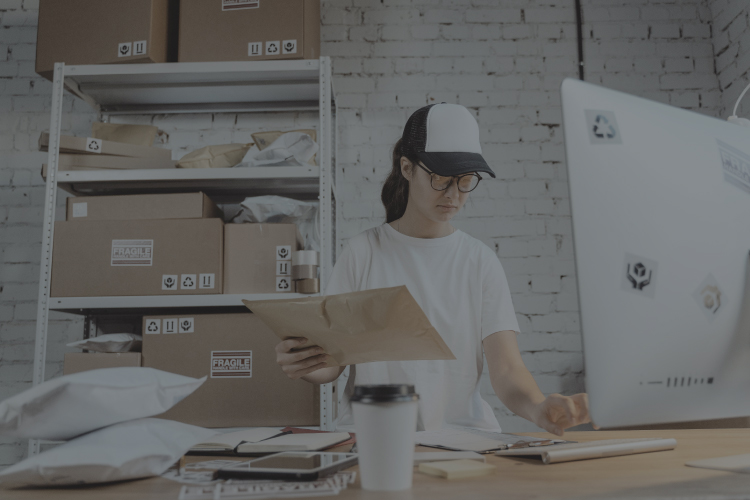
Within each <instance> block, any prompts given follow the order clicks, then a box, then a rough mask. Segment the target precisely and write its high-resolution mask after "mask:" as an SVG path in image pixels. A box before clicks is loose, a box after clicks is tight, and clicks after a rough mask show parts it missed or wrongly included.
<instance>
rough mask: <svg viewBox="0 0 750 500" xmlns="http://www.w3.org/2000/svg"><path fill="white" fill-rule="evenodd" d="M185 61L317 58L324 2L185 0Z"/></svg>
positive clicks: (182, 46) (181, 56)
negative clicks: (321, 10)
mask: <svg viewBox="0 0 750 500" xmlns="http://www.w3.org/2000/svg"><path fill="white" fill-rule="evenodd" d="M179 38H180V41H179V56H178V60H179V61H180V62H202V61H259V60H267V59H317V58H319V57H320V0H180V36H179Z"/></svg>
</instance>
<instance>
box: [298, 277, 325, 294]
mask: <svg viewBox="0 0 750 500" xmlns="http://www.w3.org/2000/svg"><path fill="white" fill-rule="evenodd" d="M294 287H295V291H296V292H297V293H320V280H318V279H314V280H297V281H295V282H294Z"/></svg>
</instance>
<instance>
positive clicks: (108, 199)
mask: <svg viewBox="0 0 750 500" xmlns="http://www.w3.org/2000/svg"><path fill="white" fill-rule="evenodd" d="M67 204H68V205H67V219H66V220H152V219H211V218H219V219H223V218H224V213H223V212H222V211H221V209H219V207H217V206H216V204H215V203H214V202H213V201H211V199H210V198H209V197H208V196H206V195H205V194H203V193H178V194H133V195H121V196H76V197H74V198H68V200H67Z"/></svg>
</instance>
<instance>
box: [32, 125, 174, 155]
mask: <svg viewBox="0 0 750 500" xmlns="http://www.w3.org/2000/svg"><path fill="white" fill-rule="evenodd" d="M48 149H49V132H42V134H41V135H40V136H39V151H47V150H48ZM60 152H61V153H73V154H90V155H95V156H102V155H104V156H109V155H111V156H123V157H127V158H149V159H153V160H162V161H164V162H168V161H169V162H171V161H172V151H170V150H169V149H163V148H155V147H153V146H139V145H137V144H127V143H124V142H114V141H107V140H105V139H96V138H93V137H75V136H72V135H61V136H60Z"/></svg>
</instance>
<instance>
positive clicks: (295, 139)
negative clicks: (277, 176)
mask: <svg viewBox="0 0 750 500" xmlns="http://www.w3.org/2000/svg"><path fill="white" fill-rule="evenodd" d="M317 152H318V143H317V142H315V141H314V140H313V138H312V137H310V135H309V134H306V133H304V132H287V133H285V134H282V135H281V136H279V138H278V139H276V140H275V141H273V142H272V143H271V145H270V146H268V147H266V148H265V149H263V150H261V151H258V152H257V153H253V157H252V159H251V160H250V161H248V160H247V158H245V160H243V163H248V164H250V165H252V166H256V167H260V166H266V165H267V166H271V165H273V166H303V165H309V164H310V159H311V158H312V157H313V156H315V153H317Z"/></svg>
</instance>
